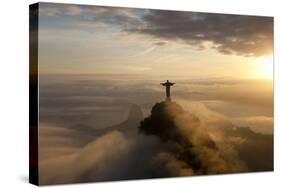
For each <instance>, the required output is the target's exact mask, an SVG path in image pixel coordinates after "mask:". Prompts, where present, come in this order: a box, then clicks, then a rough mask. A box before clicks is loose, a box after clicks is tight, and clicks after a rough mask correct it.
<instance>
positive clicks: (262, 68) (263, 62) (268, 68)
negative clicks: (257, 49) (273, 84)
mask: <svg viewBox="0 0 281 188" xmlns="http://www.w3.org/2000/svg"><path fill="white" fill-rule="evenodd" d="M256 76H257V77H259V78H262V79H273V58H272V57H264V58H260V59H259V60H258V62H257V69H256Z"/></svg>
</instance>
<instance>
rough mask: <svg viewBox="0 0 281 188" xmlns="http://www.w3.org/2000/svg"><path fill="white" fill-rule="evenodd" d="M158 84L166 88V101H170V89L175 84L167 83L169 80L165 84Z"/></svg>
mask: <svg viewBox="0 0 281 188" xmlns="http://www.w3.org/2000/svg"><path fill="white" fill-rule="evenodd" d="M160 84H161V85H162V86H165V87H166V101H171V93H170V87H171V86H173V85H174V84H175V83H172V82H169V80H167V81H166V82H165V83H160Z"/></svg>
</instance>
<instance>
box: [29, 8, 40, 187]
mask: <svg viewBox="0 0 281 188" xmlns="http://www.w3.org/2000/svg"><path fill="white" fill-rule="evenodd" d="M38 13H39V3H36V4H32V5H30V6H29V182H30V183H31V184H34V185H39V174H38V170H39V169H38V25H39V22H38V21H39V18H38Z"/></svg>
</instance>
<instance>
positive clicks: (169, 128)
mask: <svg viewBox="0 0 281 188" xmlns="http://www.w3.org/2000/svg"><path fill="white" fill-rule="evenodd" d="M139 129H140V130H141V132H143V133H145V134H147V135H157V136H159V137H160V138H161V139H162V140H164V141H167V140H173V141H177V142H185V144H190V145H192V140H191V139H192V138H194V137H195V135H197V133H198V132H199V131H200V140H201V144H205V145H206V146H208V147H213V148H215V143H214V142H213V141H212V140H211V138H210V136H209V134H208V132H207V130H206V129H205V128H204V127H203V126H202V125H201V123H200V120H199V118H198V117H197V116H195V115H194V114H191V113H190V112H188V111H185V110H184V109H183V108H182V107H181V106H180V105H179V104H177V103H176V102H172V101H163V102H160V103H156V104H155V105H154V106H153V107H152V110H151V115H150V116H149V117H147V118H145V119H144V120H143V121H141V125H140V127H139ZM190 142H191V143H190Z"/></svg>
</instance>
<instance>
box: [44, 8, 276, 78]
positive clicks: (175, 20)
mask: <svg viewBox="0 0 281 188" xmlns="http://www.w3.org/2000/svg"><path fill="white" fill-rule="evenodd" d="M39 15H40V18H39V19H40V24H39V65H40V73H75V74H83V73H87V74H92V73H100V74H105V73H106V74H107V73H108V74H135V75H149V76H159V77H162V76H164V75H169V76H170V77H173V76H178V77H185V78H192V77H199V78H202V77H204V78H207V77H231V78H253V79H256V78H258V79H260V78H261V79H264V78H266V79H272V65H273V60H272V56H273V18H271V17H256V16H237V15H236V16H234V15H225V14H206V13H193V12H180V11H162V10H148V9H129V8H110V7H99V6H79V5H65V4H48V3H40V9H39Z"/></svg>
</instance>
